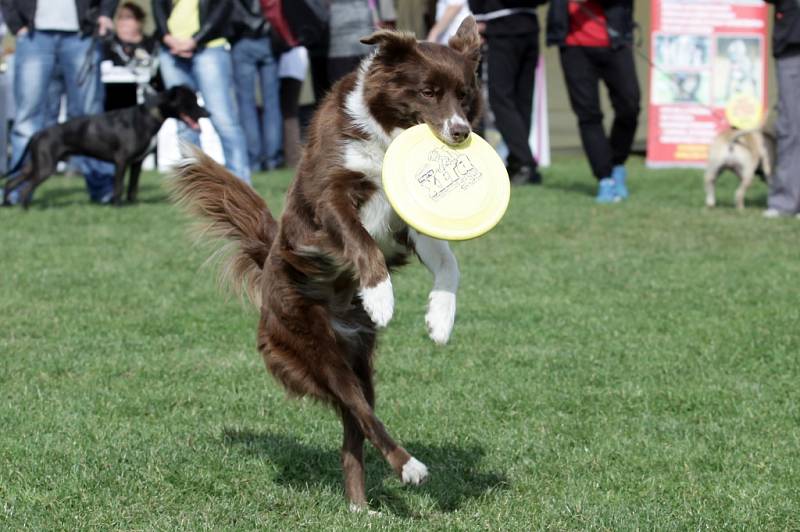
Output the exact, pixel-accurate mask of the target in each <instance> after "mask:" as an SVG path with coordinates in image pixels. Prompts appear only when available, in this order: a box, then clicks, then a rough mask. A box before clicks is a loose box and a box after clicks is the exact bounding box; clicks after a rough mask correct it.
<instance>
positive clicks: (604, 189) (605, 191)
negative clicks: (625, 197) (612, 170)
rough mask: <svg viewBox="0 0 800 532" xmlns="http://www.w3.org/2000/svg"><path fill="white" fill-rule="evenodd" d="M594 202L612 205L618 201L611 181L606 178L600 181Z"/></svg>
mask: <svg viewBox="0 0 800 532" xmlns="http://www.w3.org/2000/svg"><path fill="white" fill-rule="evenodd" d="M594 200H595V201H596V202H597V203H614V202H617V201H619V200H620V198H619V197H618V196H617V187H616V184H615V183H614V180H613V179H611V178H610V177H606V178H604V179H601V180H600V183H599V186H598V187H597V197H596V198H595V199H594Z"/></svg>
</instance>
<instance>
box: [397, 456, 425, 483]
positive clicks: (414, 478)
mask: <svg viewBox="0 0 800 532" xmlns="http://www.w3.org/2000/svg"><path fill="white" fill-rule="evenodd" d="M402 477H403V484H413V485H415V486H419V485H420V484H422V483H423V482H425V481H426V480H427V479H428V468H427V467H425V464H423V463H422V462H420V461H419V460H417V459H416V458H414V457H413V456H412V457H411V458H409V459H408V462H406V463H405V464H404V465H403V475H402Z"/></svg>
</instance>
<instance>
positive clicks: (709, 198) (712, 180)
mask: <svg viewBox="0 0 800 532" xmlns="http://www.w3.org/2000/svg"><path fill="white" fill-rule="evenodd" d="M721 173H722V169H721V168H720V167H718V166H709V167H708V168H706V173H705V175H704V176H703V184H704V185H705V190H706V207H709V208H711V207H714V206H716V204H717V198H716V193H715V184H716V181H717V178H718V177H719V174H721Z"/></svg>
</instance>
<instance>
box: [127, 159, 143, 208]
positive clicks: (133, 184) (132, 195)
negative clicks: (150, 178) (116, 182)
mask: <svg viewBox="0 0 800 532" xmlns="http://www.w3.org/2000/svg"><path fill="white" fill-rule="evenodd" d="M141 173H142V161H136V162H134V163H131V169H130V175H129V176H128V202H129V203H133V202H134V201H136V194H137V193H138V192H139V174H141Z"/></svg>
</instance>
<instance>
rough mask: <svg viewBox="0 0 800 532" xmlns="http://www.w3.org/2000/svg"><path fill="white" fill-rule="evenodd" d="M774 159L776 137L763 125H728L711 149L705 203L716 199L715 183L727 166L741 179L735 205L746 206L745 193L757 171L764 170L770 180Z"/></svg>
mask: <svg viewBox="0 0 800 532" xmlns="http://www.w3.org/2000/svg"><path fill="white" fill-rule="evenodd" d="M774 163H775V138H774V137H773V136H772V135H771V134H770V133H766V132H765V131H763V130H761V129H756V130H747V131H745V130H740V129H728V130H725V131H723V132H722V133H720V134H719V135H717V138H715V139H714V142H713V143H712V144H711V148H710V149H709V152H708V166H707V167H706V173H705V179H704V181H705V188H706V206H707V207H714V206H715V205H716V203H717V200H716V196H715V193H714V185H715V182H716V180H717V177H718V176H719V175H720V174H721V173H722V172H723V171H724V170H731V171H732V172H733V173H735V174H736V175H737V176H739V180H740V181H741V183H740V184H739V188H737V189H736V196H735V199H736V208H737V209H739V210H742V209H744V195H745V192H746V191H747V189H748V187H749V186H750V185H751V184H752V183H753V178H754V177H755V175H756V173H761V175H762V176H763V177H764V178H765V180H766V181H767V183H769V180H770V177H771V176H772V170H773V168H774V166H775V165H774Z"/></svg>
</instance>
